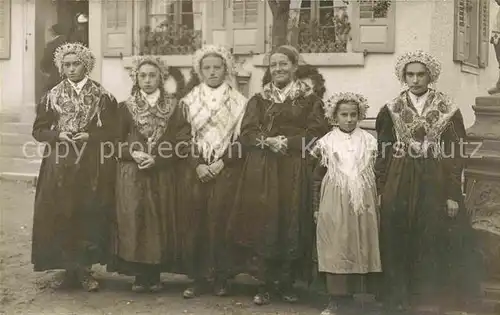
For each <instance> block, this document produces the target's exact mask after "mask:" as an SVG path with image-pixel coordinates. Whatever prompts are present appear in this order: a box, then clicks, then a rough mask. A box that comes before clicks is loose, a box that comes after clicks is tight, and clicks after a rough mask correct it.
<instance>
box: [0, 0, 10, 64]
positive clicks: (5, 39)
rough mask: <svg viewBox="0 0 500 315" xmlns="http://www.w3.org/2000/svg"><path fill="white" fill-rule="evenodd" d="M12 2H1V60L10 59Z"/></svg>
mask: <svg viewBox="0 0 500 315" xmlns="http://www.w3.org/2000/svg"><path fill="white" fill-rule="evenodd" d="M10 5H11V0H0V59H9V58H10V31H11V30H10V14H11V11H10Z"/></svg>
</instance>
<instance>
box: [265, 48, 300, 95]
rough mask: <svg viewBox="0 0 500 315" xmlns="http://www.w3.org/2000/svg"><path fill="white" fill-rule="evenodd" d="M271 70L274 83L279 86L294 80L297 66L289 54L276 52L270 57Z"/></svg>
mask: <svg viewBox="0 0 500 315" xmlns="http://www.w3.org/2000/svg"><path fill="white" fill-rule="evenodd" d="M269 71H270V72H271V78H272V80H273V83H274V84H275V85H276V86H278V87H284V86H286V85H287V84H288V83H289V82H290V81H292V80H293V78H294V76H295V71H297V66H296V65H295V64H293V63H292V61H291V60H290V59H289V58H288V56H287V55H285V54H281V53H275V54H272V55H271V58H269Z"/></svg>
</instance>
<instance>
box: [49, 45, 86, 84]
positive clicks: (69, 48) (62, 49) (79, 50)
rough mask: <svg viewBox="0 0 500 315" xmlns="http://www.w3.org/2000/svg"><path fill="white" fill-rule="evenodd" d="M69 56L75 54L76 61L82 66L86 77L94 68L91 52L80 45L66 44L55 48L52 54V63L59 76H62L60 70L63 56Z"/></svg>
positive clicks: (61, 69) (61, 70)
mask: <svg viewBox="0 0 500 315" xmlns="http://www.w3.org/2000/svg"><path fill="white" fill-rule="evenodd" d="M69 54H75V55H76V57H77V58H78V60H80V62H81V63H82V64H83V65H84V67H85V74H87V75H88V74H89V73H90V72H92V70H93V69H94V66H95V56H94V54H93V53H92V51H91V50H90V49H88V48H87V47H85V45H83V44H81V43H66V44H63V45H61V46H59V47H57V49H56V51H55V53H54V63H55V65H56V67H57V69H58V70H59V74H60V75H61V76H62V75H63V74H64V71H63V68H62V63H63V59H64V56H66V55H69Z"/></svg>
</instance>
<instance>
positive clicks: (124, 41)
mask: <svg viewBox="0 0 500 315" xmlns="http://www.w3.org/2000/svg"><path fill="white" fill-rule="evenodd" d="M102 15H103V24H102V28H103V54H104V56H106V57H120V56H130V55H132V47H133V42H132V40H133V36H132V34H133V28H134V23H133V21H134V2H133V0H103V12H102Z"/></svg>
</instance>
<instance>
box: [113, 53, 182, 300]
mask: <svg viewBox="0 0 500 315" xmlns="http://www.w3.org/2000/svg"><path fill="white" fill-rule="evenodd" d="M130 74H131V75H130V76H131V78H132V81H133V87H132V92H131V95H130V97H129V98H128V99H127V100H126V101H125V102H123V103H120V104H119V113H118V124H119V130H120V135H119V139H118V142H117V145H116V148H117V157H118V161H119V163H118V176H117V183H116V226H115V229H114V233H113V234H114V235H113V236H114V237H113V240H114V246H113V255H114V258H115V259H114V260H113V263H112V264H110V265H108V270H109V271H118V272H120V273H123V274H127V275H134V276H135V282H134V284H133V286H132V290H133V291H134V292H145V291H152V292H156V291H159V290H161V288H162V286H161V282H160V273H161V271H163V270H167V271H170V270H171V269H172V268H173V266H174V263H175V244H174V239H175V235H173V232H174V231H175V229H174V218H175V215H174V212H175V174H174V172H175V164H176V156H175V152H174V148H175V146H176V144H177V143H178V142H179V141H182V140H187V139H186V138H187V135H189V126H188V125H187V124H183V122H184V120H183V117H182V112H181V111H180V110H178V109H177V98H176V87H182V83H180V82H179V83H177V82H176V81H175V79H173V78H172V76H171V75H170V73H169V69H168V68H167V66H166V65H165V64H164V63H163V62H162V61H161V59H159V58H155V57H151V56H140V57H137V58H136V59H135V62H134V64H133V66H132V68H131V71H130ZM169 79H170V81H171V80H173V83H174V84H173V85H174V87H173V90H172V91H167V90H166V88H165V87H166V82H167V81H168V80H169ZM179 79H182V77H181V78H179ZM183 128H184V129H183ZM186 128H187V129H186ZM183 133H184V135H186V136H185V137H184V139H183V138H182V134H183Z"/></svg>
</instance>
